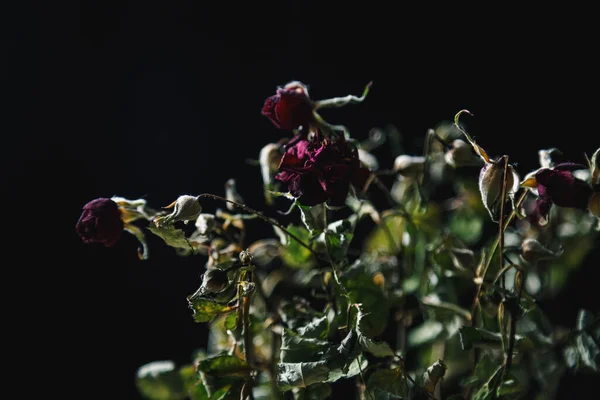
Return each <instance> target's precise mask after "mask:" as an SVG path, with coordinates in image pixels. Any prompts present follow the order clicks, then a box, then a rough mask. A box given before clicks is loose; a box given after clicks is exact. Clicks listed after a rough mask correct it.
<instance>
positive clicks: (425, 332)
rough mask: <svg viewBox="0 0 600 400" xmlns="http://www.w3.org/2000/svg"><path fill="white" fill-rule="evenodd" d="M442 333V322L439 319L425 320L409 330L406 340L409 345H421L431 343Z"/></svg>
mask: <svg viewBox="0 0 600 400" xmlns="http://www.w3.org/2000/svg"><path fill="white" fill-rule="evenodd" d="M444 333H445V329H444V324H442V323H441V322H439V321H434V320H427V321H425V322H423V323H422V324H421V325H419V326H417V327H415V328H413V329H411V330H410V331H409V333H408V339H407V342H408V345H409V346H410V347H417V346H422V345H425V344H430V343H433V342H434V341H435V340H437V339H438V338H440V337H442V335H443V334H444Z"/></svg>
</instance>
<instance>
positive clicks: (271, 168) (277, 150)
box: [258, 143, 282, 186]
mask: <svg viewBox="0 0 600 400" xmlns="http://www.w3.org/2000/svg"><path fill="white" fill-rule="evenodd" d="M281 156H282V153H281V145H280V144H279V143H269V144H267V145H266V146H264V147H263V148H262V149H260V153H259V156H258V161H259V163H260V172H261V174H262V179H263V184H264V185H265V186H268V185H271V184H272V183H273V177H274V176H275V174H276V173H277V169H278V168H279V163H280V161H281Z"/></svg>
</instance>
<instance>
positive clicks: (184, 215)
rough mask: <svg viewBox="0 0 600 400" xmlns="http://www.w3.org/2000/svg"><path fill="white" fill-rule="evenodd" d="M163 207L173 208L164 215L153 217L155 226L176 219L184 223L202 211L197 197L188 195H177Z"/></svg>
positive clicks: (196, 216) (192, 219)
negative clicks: (175, 198) (169, 212)
mask: <svg viewBox="0 0 600 400" xmlns="http://www.w3.org/2000/svg"><path fill="white" fill-rule="evenodd" d="M164 208H173V212H172V213H171V214H169V215H165V216H164V217H158V218H155V219H154V224H155V225H156V226H159V227H160V226H161V225H165V224H170V223H174V222H177V221H184V222H185V223H188V222H189V221H195V220H196V219H197V218H198V215H200V213H201V212H202V206H201V205H200V202H199V201H198V197H196V196H189V195H182V196H179V197H178V198H177V200H175V201H174V202H173V203H171V204H169V205H168V206H166V207H164Z"/></svg>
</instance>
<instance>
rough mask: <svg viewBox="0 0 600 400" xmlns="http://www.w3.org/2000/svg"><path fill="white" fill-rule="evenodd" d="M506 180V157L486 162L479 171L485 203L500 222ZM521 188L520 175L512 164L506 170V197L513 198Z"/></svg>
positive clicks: (480, 187) (493, 218) (491, 215)
mask: <svg viewBox="0 0 600 400" xmlns="http://www.w3.org/2000/svg"><path fill="white" fill-rule="evenodd" d="M503 181H504V157H500V158H499V159H498V160H495V161H493V160H490V162H486V163H485V165H484V166H483V168H481V172H480V173H479V192H480V193H481V200H482V201H483V205H484V206H485V208H486V209H487V210H488V212H489V213H490V217H491V218H492V221H494V222H498V220H499V218H500V209H501V203H502V187H503ZM518 189H519V175H517V173H516V172H515V170H514V168H513V167H512V166H510V165H509V166H508V170H507V171H506V198H507V199H509V198H510V199H511V200H512V199H513V198H514V195H515V193H516V192H517V190H518Z"/></svg>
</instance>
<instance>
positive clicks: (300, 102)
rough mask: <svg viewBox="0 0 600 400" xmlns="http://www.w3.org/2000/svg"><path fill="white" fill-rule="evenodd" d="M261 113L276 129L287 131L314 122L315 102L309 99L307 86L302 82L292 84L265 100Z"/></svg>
mask: <svg viewBox="0 0 600 400" xmlns="http://www.w3.org/2000/svg"><path fill="white" fill-rule="evenodd" d="M261 113H262V115H264V116H266V117H267V118H269V119H270V120H271V122H273V124H274V125H275V126H276V127H278V128H279V129H286V130H292V129H296V128H298V127H299V126H300V125H302V126H304V125H307V124H309V123H311V122H312V121H313V120H314V114H313V102H312V101H311V100H310V98H309V97H308V91H307V89H306V86H305V85H304V84H302V83H300V82H290V83H288V84H287V85H285V86H284V87H283V88H280V89H277V94H275V95H273V96H271V97H269V98H267V100H265V104H264V105H263V108H262V112H261Z"/></svg>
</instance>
